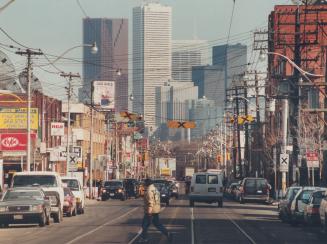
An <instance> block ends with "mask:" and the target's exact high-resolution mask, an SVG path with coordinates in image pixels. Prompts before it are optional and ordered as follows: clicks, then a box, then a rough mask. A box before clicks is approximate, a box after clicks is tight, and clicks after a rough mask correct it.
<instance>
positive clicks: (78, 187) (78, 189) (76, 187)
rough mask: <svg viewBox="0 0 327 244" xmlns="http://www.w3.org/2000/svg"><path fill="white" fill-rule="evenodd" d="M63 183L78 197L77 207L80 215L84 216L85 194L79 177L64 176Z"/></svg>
mask: <svg viewBox="0 0 327 244" xmlns="http://www.w3.org/2000/svg"><path fill="white" fill-rule="evenodd" d="M61 180H62V183H64V184H67V187H68V188H70V190H71V191H72V192H73V194H74V196H75V197H76V207H77V213H78V214H84V209H85V194H84V189H83V187H82V184H81V182H80V180H79V179H78V178H77V177H73V176H72V177H70V176H62V177H61Z"/></svg>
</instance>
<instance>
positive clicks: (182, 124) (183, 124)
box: [167, 120, 196, 129]
mask: <svg viewBox="0 0 327 244" xmlns="http://www.w3.org/2000/svg"><path fill="white" fill-rule="evenodd" d="M167 126H168V128H176V129H177V128H186V129H194V128H195V127H196V124H195V122H194V121H178V120H169V121H168V122H167Z"/></svg>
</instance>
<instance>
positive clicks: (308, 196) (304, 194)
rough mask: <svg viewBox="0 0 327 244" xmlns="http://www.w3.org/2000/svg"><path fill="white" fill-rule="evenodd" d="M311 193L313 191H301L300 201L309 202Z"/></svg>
mask: <svg viewBox="0 0 327 244" xmlns="http://www.w3.org/2000/svg"><path fill="white" fill-rule="evenodd" d="M312 192H313V190H306V191H303V192H302V197H301V199H304V200H309V198H310V197H311V195H312Z"/></svg>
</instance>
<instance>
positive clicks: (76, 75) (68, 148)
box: [60, 72, 81, 175]
mask: <svg viewBox="0 0 327 244" xmlns="http://www.w3.org/2000/svg"><path fill="white" fill-rule="evenodd" d="M60 76H61V77H65V78H67V77H68V78H69V79H68V87H65V88H66V89H67V114H68V115H67V150H66V175H68V173H69V155H70V143H69V139H70V138H69V137H70V99H71V96H72V84H71V83H72V80H73V78H80V77H81V76H80V75H79V74H72V73H71V72H69V73H61V74H60ZM72 141H73V140H72ZM71 174H72V175H73V170H72V171H71Z"/></svg>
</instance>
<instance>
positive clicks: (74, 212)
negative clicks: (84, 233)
mask: <svg viewBox="0 0 327 244" xmlns="http://www.w3.org/2000/svg"><path fill="white" fill-rule="evenodd" d="M72 215H73V216H76V207H75V208H74V210H73V212H72Z"/></svg>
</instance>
